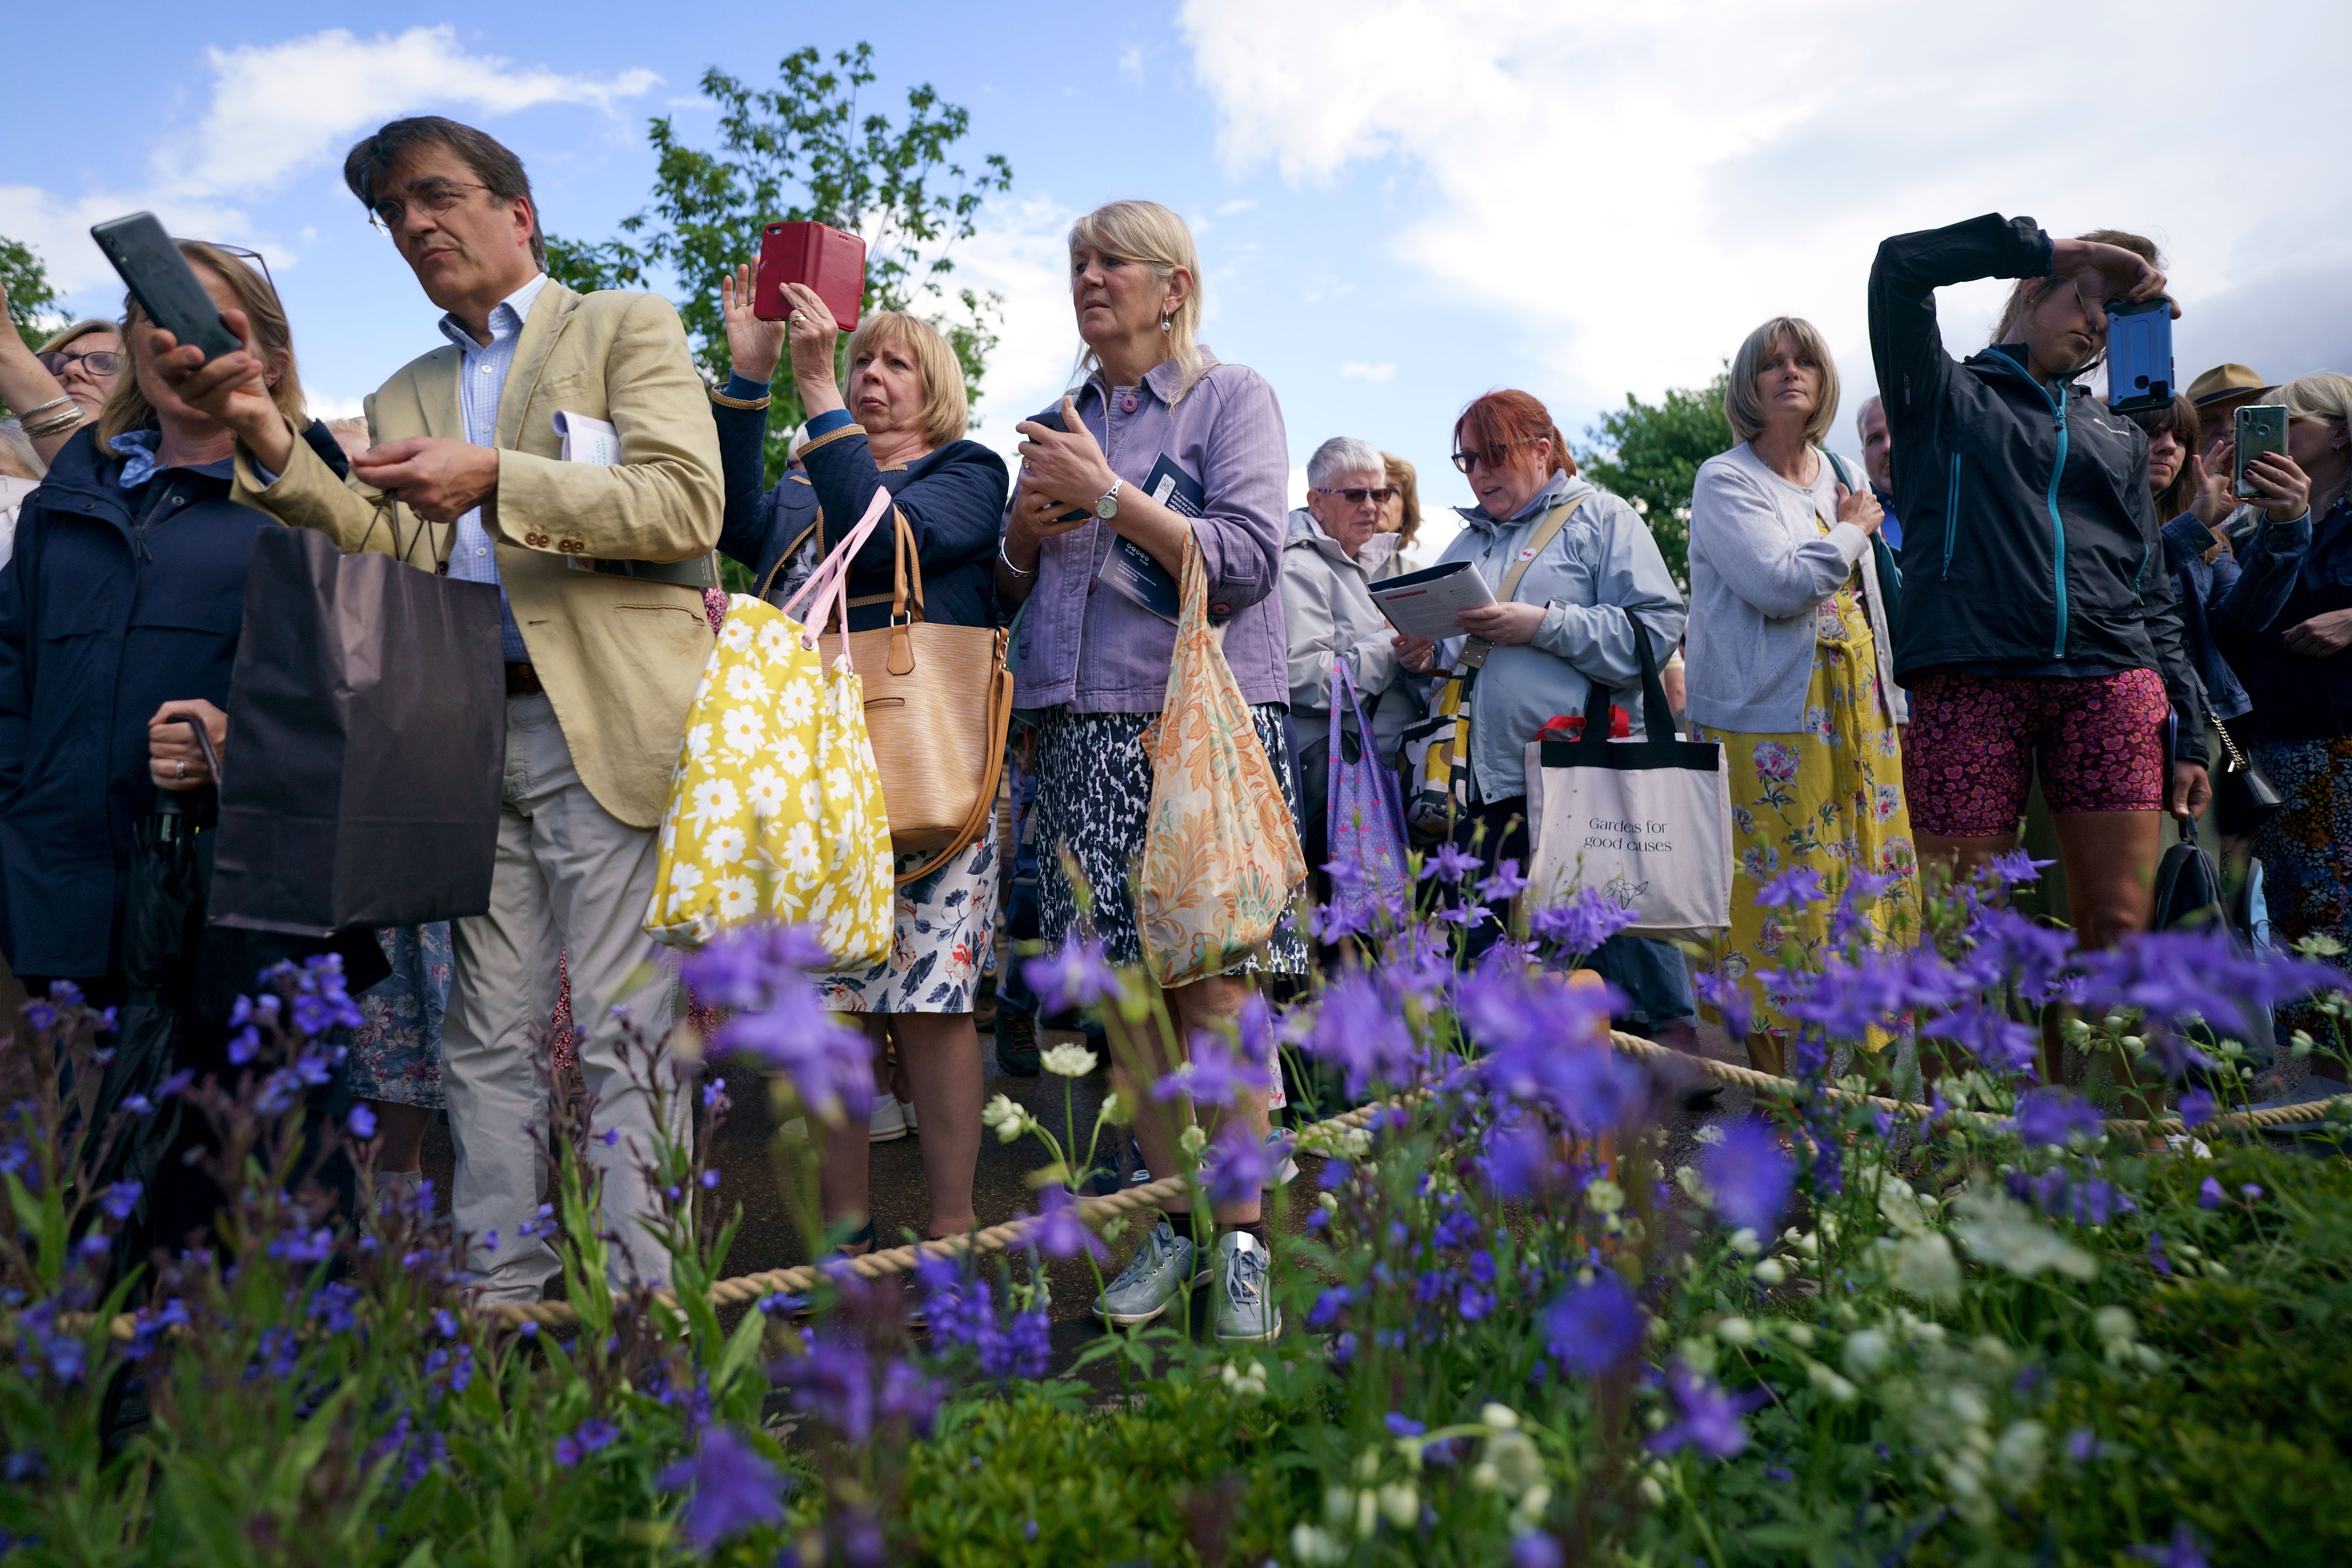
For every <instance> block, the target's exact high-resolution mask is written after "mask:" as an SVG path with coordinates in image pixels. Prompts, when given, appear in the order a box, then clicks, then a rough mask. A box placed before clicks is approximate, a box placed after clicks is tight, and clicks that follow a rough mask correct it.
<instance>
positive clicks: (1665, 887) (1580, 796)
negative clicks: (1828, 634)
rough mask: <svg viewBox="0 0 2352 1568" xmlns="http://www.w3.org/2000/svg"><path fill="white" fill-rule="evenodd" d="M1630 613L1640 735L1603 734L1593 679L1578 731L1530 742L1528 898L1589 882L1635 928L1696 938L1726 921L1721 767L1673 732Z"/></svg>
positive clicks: (1704, 747)
mask: <svg viewBox="0 0 2352 1568" xmlns="http://www.w3.org/2000/svg"><path fill="white" fill-rule="evenodd" d="M1628 615H1629V618H1630V616H1631V612H1628ZM1633 624H1634V629H1635V632H1636V633H1637V634H1636V635H1635V637H1634V639H1633V640H1634V642H1635V643H1637V644H1638V645H1639V647H1640V650H1641V654H1642V704H1643V732H1644V736H1645V738H1643V739H1641V740H1621V741H1612V740H1611V739H1610V738H1609V691H1608V688H1607V687H1605V686H1602V685H1601V684H1600V683H1598V682H1595V683H1594V684H1593V686H1592V695H1591V698H1590V699H1588V701H1587V703H1586V706H1585V714H1584V734H1583V736H1582V737H1581V738H1580V739H1577V740H1569V741H1556V740H1548V741H1544V742H1542V743H1540V745H1538V746H1531V747H1528V749H1529V750H1530V751H1534V752H1539V753H1540V758H1539V760H1540V761H1541V764H1542V766H1541V768H1540V769H1538V770H1531V771H1530V774H1529V778H1528V783H1529V786H1530V788H1529V789H1528V796H1529V799H1528V810H1529V814H1530V815H1531V816H1533V817H1534V819H1535V831H1536V842H1535V866H1534V869H1533V870H1531V871H1530V872H1528V895H1527V896H1528V907H1529V908H1530V909H1541V908H1544V907H1546V906H1547V905H1549V904H1560V903H1564V902H1566V901H1567V900H1568V899H1569V898H1570V897H1572V896H1573V895H1574V894H1577V893H1579V892H1580V891H1581V890H1583V889H1586V888H1598V889H1600V890H1601V892H1603V893H1605V894H1607V895H1608V896H1609V897H1610V898H1612V899H1614V900H1615V901H1616V902H1617V903H1619V904H1622V905H1624V906H1625V907H1626V908H1628V909H1631V910H1632V911H1633V913H1634V915H1635V916H1636V919H1635V921H1634V923H1633V932H1634V934H1635V935H1637V936H1669V937H1671V936H1685V937H1691V938H1694V939H1697V938H1704V937H1705V936H1708V935H1709V934H1711V933H1714V932H1717V931H1722V930H1725V929H1727V928H1728V927H1729V925H1731V780H1730V776H1729V775H1728V774H1727V772H1726V771H1725V769H1724V765H1723V747H1720V746H1718V745H1717V744H1716V743H1715V742H1713V741H1688V740H1684V739H1682V738H1680V737H1678V736H1677V735H1676V733H1675V727H1674V714H1673V710H1671V709H1670V708H1668V707H1667V706H1666V693H1665V688H1664V686H1662V685H1659V683H1658V672H1657V668H1656V664H1655V662H1654V658H1653V656H1652V653H1651V651H1650V639H1649V637H1648V635H1647V634H1646V633H1645V632H1642V631H1641V622H1640V621H1638V620H1635V621H1634V622H1633ZM1538 777H1540V779H1541V782H1540V784H1538V782H1537V779H1538Z"/></svg>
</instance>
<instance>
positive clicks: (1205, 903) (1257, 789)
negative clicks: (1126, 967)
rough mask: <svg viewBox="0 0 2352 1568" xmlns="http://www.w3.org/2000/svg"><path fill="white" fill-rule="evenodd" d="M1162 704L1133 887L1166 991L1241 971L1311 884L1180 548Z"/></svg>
mask: <svg viewBox="0 0 2352 1568" xmlns="http://www.w3.org/2000/svg"><path fill="white" fill-rule="evenodd" d="M1183 587H1184V597H1183V608H1182V609H1181V611H1180V612H1178V618H1177V622H1176V653H1175V661H1174V663H1173V664H1171V666H1170V668H1169V671H1168V702H1167V706H1165V707H1163V708H1162V709H1161V710H1160V716H1159V717H1158V718H1156V719H1154V720H1152V721H1151V724H1150V727H1148V728H1147V729H1145V730H1144V732H1143V751H1144V755H1145V756H1147V757H1149V758H1150V759H1151V812H1150V818H1149V826H1148V827H1147V828H1146V830H1145V832H1144V841H1143V863H1142V865H1141V867H1140V869H1139V871H1138V873H1137V877H1136V914H1137V916H1138V924H1139V925H1141V927H1142V931H1143V964H1144V967H1145V968H1146V969H1148V970H1150V973H1151V977H1152V978H1153V979H1154V980H1156V981H1158V982H1159V983H1160V985H1162V986H1182V985H1189V984H1190V983H1192V981H1194V980H1199V979H1204V978H1206V977H1209V976H1211V975H1221V974H1225V973H1228V972H1230V971H1231V970H1233V969H1234V968H1235V967H1238V966H1239V965H1240V964H1241V963H1242V961H1243V960H1244V958H1246V957H1247V956H1249V952H1250V950H1251V949H1252V948H1254V947H1255V946H1257V945H1258V944H1259V943H1261V942H1264V941H1265V939H1266V938H1267V937H1268V936H1272V935H1273V933H1274V927H1275V923H1276V921H1278V920H1280V919H1281V918H1282V915H1283V912H1284V911H1285V910H1286V909H1287V908H1288V907H1289V904H1290V895H1291V894H1292V892H1293V891H1294V890H1295V889H1296V888H1297V886H1298V884H1299V883H1303V882H1305V881H1306V880H1307V856H1306V852H1304V851H1303V850H1301V849H1300V848H1299V844H1298V827H1297V823H1295V822H1293V821H1291V820H1290V807H1289V805H1288V803H1287V802H1286V800H1285V799H1284V797H1283V792H1282V780H1281V779H1279V778H1278V777H1277V776H1276V773H1275V771H1274V764H1273V762H1272V761H1270V760H1269V759H1268V758H1267V757H1266V755H1265V747H1264V746H1263V745H1261V744H1260V743H1259V741H1258V737H1257V730H1256V728H1255V726H1253V725H1252V724H1251V722H1250V709H1249V704H1248V703H1247V702H1246V701H1244V699H1243V696H1242V690H1241V687H1240V685H1237V684H1236V683H1235V682H1234V672H1233V667H1232V666H1231V665H1229V664H1226V663H1225V653H1224V633H1223V631H1222V630H1220V629H1217V628H1213V627H1212V626H1211V625H1210V624H1209V572H1208V568H1207V567H1206V566H1205V565H1204V564H1203V563H1202V559H1201V547H1200V544H1199V542H1198V541H1196V540H1193V539H1191V538H1187V539H1186V540H1185V541H1184V584H1183Z"/></svg>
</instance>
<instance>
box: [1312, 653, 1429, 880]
mask: <svg viewBox="0 0 2352 1568" xmlns="http://www.w3.org/2000/svg"><path fill="white" fill-rule="evenodd" d="M1342 694H1345V695H1346V698H1347V701H1346V704H1345V706H1344V707H1343V706H1342V705H1341V702H1340V697H1341V695H1342ZM1343 714H1353V715H1354V716H1355V718H1356V727H1355V728H1354V729H1353V730H1352V731H1351V730H1349V729H1347V728H1346V727H1344V726H1343V725H1342V724H1341V723H1340V719H1341V716H1342V715H1343ZM1330 768H1331V772H1330V786H1331V788H1330V800H1329V803H1328V805H1327V806H1326V807H1325V815H1324V825H1325V830H1326V835H1327V836H1326V838H1325V842H1326V843H1328V845H1329V846H1330V852H1331V862H1332V863H1333V864H1334V865H1337V866H1339V867H1341V868H1343V869H1341V870H1340V871H1339V872H1337V873H1333V875H1332V877H1331V904H1332V907H1333V910H1334V912H1335V913H1341V914H1345V915H1348V916H1349V920H1350V923H1351V924H1354V925H1360V926H1369V925H1371V923H1372V922H1373V920H1374V919H1375V917H1376V916H1377V915H1378V912H1380V911H1381V910H1382V909H1383V908H1387V909H1391V910H1392V911H1397V912H1401V911H1402V906H1403V904H1404V903H1405V901H1406V899H1407V898H1408V896H1409V887H1410V884H1409V883H1407V881H1406V879H1405V863H1404V856H1405V846H1404V802H1403V800H1402V797H1401V796H1400V794H1399V792H1398V789H1397V775H1396V768H1395V767H1394V766H1393V765H1392V759H1391V758H1382V757H1379V756H1376V755H1373V753H1372V727H1371V726H1370V724H1368V723H1366V722H1365V719H1364V705H1363V704H1362V703H1360V702H1359V701H1358V700H1357V698H1356V684H1355V681H1354V680H1353V679H1352V678H1351V677H1350V676H1349V673H1348V662H1347V660H1346V659H1345V658H1339V659H1335V660H1333V661H1332V664H1331V761H1330ZM1346 868H1353V871H1352V874H1351V873H1350V872H1349V870H1348V869H1346ZM1395 917H1396V916H1395V915H1394V914H1391V918H1395Z"/></svg>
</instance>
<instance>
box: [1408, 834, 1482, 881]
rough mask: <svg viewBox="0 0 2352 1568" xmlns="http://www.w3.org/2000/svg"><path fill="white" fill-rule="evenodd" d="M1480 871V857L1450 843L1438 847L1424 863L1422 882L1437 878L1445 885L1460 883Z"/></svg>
mask: <svg viewBox="0 0 2352 1568" xmlns="http://www.w3.org/2000/svg"><path fill="white" fill-rule="evenodd" d="M1477 869H1478V857H1477V856H1476V855H1474V854H1469V853H1466V852H1464V851H1461V850H1458V849H1456V848H1454V845H1453V843H1452V842H1451V841H1447V842H1445V843H1442V844H1440V845H1438V846H1437V852H1436V853H1435V854H1433V855H1431V856H1430V857H1429V858H1428V859H1427V860H1426V861H1424V862H1423V863H1422V868H1421V880H1422V881H1423V882H1427V881H1428V880H1429V879H1430V878H1431V877H1435V878H1436V879H1437V880H1438V881H1440V882H1443V883H1458V882H1460V881H1461V880H1462V879H1463V878H1464V877H1465V876H1468V875H1469V874H1470V873H1472V872H1474V871H1476V870H1477Z"/></svg>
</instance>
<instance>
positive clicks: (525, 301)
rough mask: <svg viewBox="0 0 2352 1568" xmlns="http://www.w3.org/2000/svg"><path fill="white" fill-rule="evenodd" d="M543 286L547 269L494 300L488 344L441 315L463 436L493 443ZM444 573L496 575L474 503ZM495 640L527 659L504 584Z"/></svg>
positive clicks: (514, 659)
mask: <svg viewBox="0 0 2352 1568" xmlns="http://www.w3.org/2000/svg"><path fill="white" fill-rule="evenodd" d="M544 287H547V274H545V273H543V272H542V273H541V274H540V275H539V276H538V277H534V278H532V279H531V280H530V282H529V283H526V284H524V285H523V286H522V287H520V288H518V289H516V290H515V291H514V292H513V293H512V294H509V295H508V296H507V297H506V298H504V299H501V300H499V303H498V307H497V308H495V309H493V310H492V311H491V312H490V340H489V341H488V343H478V342H476V341H474V335H473V334H472V333H471V332H468V331H467V330H466V329H465V328H464V327H463V326H461V325H460V324H459V323H458V320H457V317H455V316H444V317H442V318H441V331H442V335H443V336H445V337H446V338H447V339H448V340H450V341H451V342H453V343H455V344H457V351H458V352H459V353H460V354H461V355H463V356H464V358H463V360H462V361H461V362H460V365H459V369H458V376H459V380H458V382H457V406H458V409H459V411H460V412H461V413H463V414H464V416H465V420H466V439H467V441H469V442H472V443H473V444H475V445H477V446H495V445H497V444H498V438H499V397H500V396H502V395H503V394H504V393H505V392H506V390H507V372H508V371H510V370H512V369H513V368H514V357H515V344H516V343H517V342H518V341H520V339H521V337H522V324H523V322H524V321H525V320H526V319H529V317H530V303H531V301H532V300H534V299H536V298H539V291H540V290H541V289H542V288H544ZM449 575H450V576H451V577H454V578H457V579H459V580H463V581H466V582H492V583H494V582H497V581H498V580H499V556H498V551H497V549H495V548H494V547H493V546H492V544H491V542H490V534H489V530H488V529H487V528H483V527H482V509H481V508H480V507H475V508H474V509H473V510H472V511H470V512H467V514H466V515H465V516H464V517H459V518H458V519H457V542H456V543H455V545H453V546H452V547H451V549H450V551H449ZM499 643H500V645H501V646H502V647H503V648H504V649H505V653H506V659H507V662H508V663H509V664H529V663H530V650H529V649H527V648H525V647H524V646H523V643H522V628H520V626H517V625H516V624H515V618H514V611H513V610H512V609H511V608H509V605H508V604H507V591H506V590H505V589H504V588H500V589H499Z"/></svg>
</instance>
